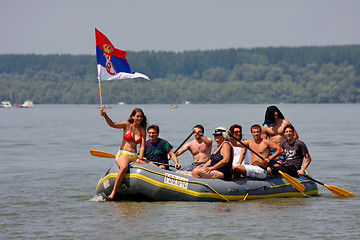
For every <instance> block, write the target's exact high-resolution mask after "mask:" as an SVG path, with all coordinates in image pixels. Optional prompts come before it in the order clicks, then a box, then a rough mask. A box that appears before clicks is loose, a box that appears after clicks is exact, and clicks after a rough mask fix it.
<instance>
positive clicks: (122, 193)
mask: <svg viewBox="0 0 360 240" xmlns="http://www.w3.org/2000/svg"><path fill="white" fill-rule="evenodd" d="M118 171H119V168H118V166H117V165H116V164H115V165H114V166H113V167H112V168H110V169H109V170H108V171H107V172H106V173H105V174H104V175H103V176H102V177H101V178H100V180H99V182H98V185H97V187H96V193H97V194H98V195H103V196H109V195H110V193H111V191H112V189H113V186H114V183H115V179H116V176H117V174H118ZM298 181H300V182H301V183H302V184H303V185H304V186H305V191H304V193H305V194H303V193H300V192H299V191H297V190H296V189H295V188H294V187H293V186H292V185H290V184H289V183H288V182H286V180H285V179H283V178H282V177H281V176H270V177H267V178H266V179H264V180H256V179H253V178H240V179H236V180H233V181H224V180H220V179H204V178H194V177H192V176H191V172H187V171H180V170H177V171H169V170H164V169H161V168H158V167H156V166H153V165H149V164H136V163H133V164H132V165H130V166H129V169H128V171H127V173H126V176H125V179H124V181H123V183H122V184H121V186H120V187H119V188H118V190H117V193H116V195H115V198H114V200H131V201H206V202H218V201H242V200H245V199H258V198H274V197H303V196H312V195H317V194H318V189H317V186H316V183H315V182H313V181H310V180H308V179H306V178H302V177H300V178H298Z"/></svg>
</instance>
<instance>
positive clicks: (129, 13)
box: [0, 0, 360, 54]
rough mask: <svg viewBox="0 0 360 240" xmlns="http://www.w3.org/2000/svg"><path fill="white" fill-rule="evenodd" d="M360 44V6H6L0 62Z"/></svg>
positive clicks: (73, 2)
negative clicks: (110, 47)
mask: <svg viewBox="0 0 360 240" xmlns="http://www.w3.org/2000/svg"><path fill="white" fill-rule="evenodd" d="M95 27H97V28H98V29H99V30H100V31H101V32H103V33H104V34H105V35H106V36H107V37H108V38H109V39H110V41H112V43H113V44H114V45H115V47H117V48H119V49H122V50H130V51H140V50H155V51H159V50H166V51H184V50H198V49H200V50H204V49H220V48H253V47H268V46H274V47H276V46H310V45H311V46H313V45H316V46H320V45H321V46H322V45H342V44H360V1H359V0H336V1H334V0H249V1H242V0H220V1H215V0H198V1H197V0H179V1H175V0H139V1H137V0H107V1H101V0H96V1H95V0H63V1H60V0H58V1H55V0H53V1H51V0H0V29H1V40H0V41H1V44H0V54H4V53H36V54H49V53H60V54H62V53H70V54H95V37H94V28H95Z"/></svg>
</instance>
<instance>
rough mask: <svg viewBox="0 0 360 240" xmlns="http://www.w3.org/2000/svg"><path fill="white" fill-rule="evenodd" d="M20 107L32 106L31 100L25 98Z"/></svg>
mask: <svg viewBox="0 0 360 240" xmlns="http://www.w3.org/2000/svg"><path fill="white" fill-rule="evenodd" d="M20 107H22V108H32V107H34V103H33V101H30V100H26V101H25V102H24V103H23V104H22V105H20Z"/></svg>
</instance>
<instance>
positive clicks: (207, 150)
mask: <svg viewBox="0 0 360 240" xmlns="http://www.w3.org/2000/svg"><path fill="white" fill-rule="evenodd" d="M193 132H194V136H195V139H194V140H192V141H190V142H188V143H186V144H185V145H184V146H183V147H182V148H180V149H179V150H178V151H177V152H176V153H175V154H176V156H180V155H181V154H183V153H184V152H186V151H187V150H189V151H190V152H191V154H192V156H193V159H194V162H193V163H192V164H190V165H189V166H185V167H183V168H182V169H181V170H183V171H192V170H193V169H194V168H195V167H197V166H203V165H204V164H205V163H206V162H207V161H208V160H209V159H210V154H211V146H212V139H211V138H207V137H205V136H204V127H203V126H202V125H196V126H195V127H194V129H193Z"/></svg>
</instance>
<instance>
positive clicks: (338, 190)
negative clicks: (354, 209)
mask: <svg viewBox="0 0 360 240" xmlns="http://www.w3.org/2000/svg"><path fill="white" fill-rule="evenodd" d="M324 187H326V188H327V189H329V190H330V191H331V192H332V193H334V194H335V195H337V196H339V197H355V196H354V194H353V193H351V192H348V191H346V190H344V189H342V188H339V187H335V186H330V185H326V184H324Z"/></svg>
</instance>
